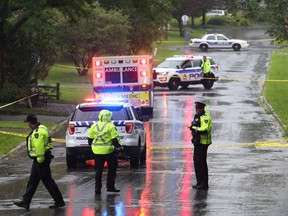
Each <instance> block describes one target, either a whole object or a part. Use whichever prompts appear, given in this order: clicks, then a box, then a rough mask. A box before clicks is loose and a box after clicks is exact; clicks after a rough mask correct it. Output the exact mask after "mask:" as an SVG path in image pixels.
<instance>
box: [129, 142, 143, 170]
mask: <svg viewBox="0 0 288 216" xmlns="http://www.w3.org/2000/svg"><path fill="white" fill-rule="evenodd" d="M140 146H141V140H140V139H139V141H138V148H137V152H133V153H132V154H131V155H130V168H131V169H137V168H139V165H140Z"/></svg>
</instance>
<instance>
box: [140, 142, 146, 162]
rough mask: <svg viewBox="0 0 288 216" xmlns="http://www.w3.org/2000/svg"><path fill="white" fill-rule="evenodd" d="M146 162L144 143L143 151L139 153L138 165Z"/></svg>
mask: <svg viewBox="0 0 288 216" xmlns="http://www.w3.org/2000/svg"><path fill="white" fill-rule="evenodd" d="M145 164H146V143H145V145H144V149H143V151H142V152H141V153H140V165H145Z"/></svg>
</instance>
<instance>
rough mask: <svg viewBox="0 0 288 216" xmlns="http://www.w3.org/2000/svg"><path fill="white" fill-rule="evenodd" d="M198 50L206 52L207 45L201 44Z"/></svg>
mask: <svg viewBox="0 0 288 216" xmlns="http://www.w3.org/2000/svg"><path fill="white" fill-rule="evenodd" d="M199 48H200V49H201V51H207V50H208V45H207V44H201V45H200V46H199Z"/></svg>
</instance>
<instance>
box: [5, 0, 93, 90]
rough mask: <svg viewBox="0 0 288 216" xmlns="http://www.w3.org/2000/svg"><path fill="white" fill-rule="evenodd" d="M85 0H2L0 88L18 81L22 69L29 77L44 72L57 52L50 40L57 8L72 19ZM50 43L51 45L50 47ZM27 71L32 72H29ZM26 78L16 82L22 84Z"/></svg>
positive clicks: (81, 9) (78, 13)
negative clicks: (7, 83) (50, 47)
mask: <svg viewBox="0 0 288 216" xmlns="http://www.w3.org/2000/svg"><path fill="white" fill-rule="evenodd" d="M86 2H90V0H87V1H86V0H71V1H57V0H46V1H23V0H1V1H0V14H1V15H0V88H2V87H3V84H4V83H6V82H14V81H15V79H16V80H18V81H21V77H22V76H24V75H23V71H26V72H27V73H29V74H26V75H25V78H28V77H30V78H31V80H33V79H37V78H38V77H41V78H43V76H45V74H46V75H47V73H46V72H47V68H48V67H49V66H50V65H51V64H52V63H53V62H54V60H55V56H54V54H56V52H57V51H56V50H53V49H54V48H55V47H56V46H55V44H52V43H54V42H56V41H57V39H56V37H57V34H55V31H56V26H55V25H56V24H57V21H56V20H55V19H54V15H55V14H56V11H58V12H62V13H63V14H65V15H66V16H68V17H70V18H71V19H75V18H76V17H77V16H79V15H81V14H82V13H83V8H84V6H85V5H86ZM54 10H56V11H54ZM45 43H47V44H45ZM49 46H52V49H51V50H50V49H49ZM24 51H25V52H24ZM51 54H52V55H51ZM26 67H28V68H26ZM30 69H31V70H30ZM29 71H31V72H32V73H34V74H35V76H33V75H32V76H31V75H30V72H29ZM36 71H37V72H36ZM26 72H25V73H26ZM36 74H37V75H36ZM38 75H39V76H38ZM42 75H43V76H42ZM17 76H19V78H18V79H17V78H16V77H17ZM10 79H12V80H10ZM25 80H26V79H25ZM25 80H23V82H18V83H21V84H22V85H24V84H25V83H24V81H25ZM31 80H30V81H31ZM27 82H29V81H28V79H27Z"/></svg>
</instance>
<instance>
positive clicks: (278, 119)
mask: <svg viewBox="0 0 288 216" xmlns="http://www.w3.org/2000/svg"><path fill="white" fill-rule="evenodd" d="M260 100H261V102H262V103H263V105H264V109H265V110H267V111H269V112H271V113H272V115H273V117H274V118H275V119H276V121H277V122H278V124H279V125H280V127H281V128H282V130H283V131H286V130H287V127H286V126H285V125H284V124H283V122H282V121H281V119H280V118H279V116H278V115H277V114H276V113H275V112H274V110H273V108H272V106H271V105H270V104H269V103H268V102H267V100H266V98H265V97H264V96H261V97H260Z"/></svg>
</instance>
